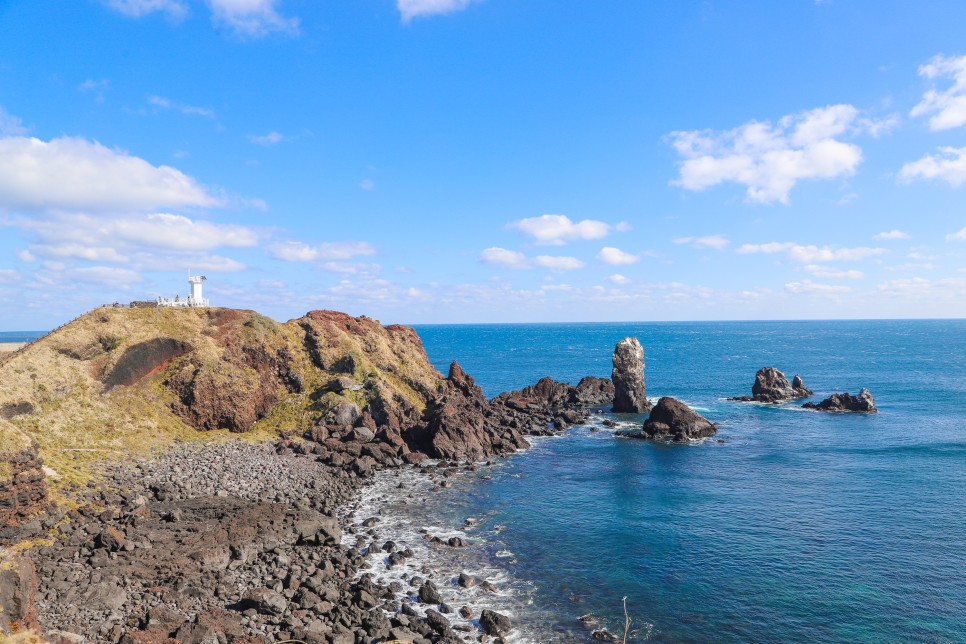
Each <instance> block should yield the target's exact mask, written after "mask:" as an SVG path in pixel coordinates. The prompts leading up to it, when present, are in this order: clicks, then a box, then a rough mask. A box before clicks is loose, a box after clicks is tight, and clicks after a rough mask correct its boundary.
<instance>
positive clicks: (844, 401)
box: [802, 387, 879, 413]
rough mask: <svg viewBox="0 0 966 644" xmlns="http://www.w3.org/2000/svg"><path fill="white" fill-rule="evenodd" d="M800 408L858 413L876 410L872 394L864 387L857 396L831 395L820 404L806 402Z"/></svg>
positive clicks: (847, 394)
mask: <svg viewBox="0 0 966 644" xmlns="http://www.w3.org/2000/svg"><path fill="white" fill-rule="evenodd" d="M802 407H805V408H806V409H817V410H819V411H858V412H866V413H875V412H877V411H879V410H878V408H876V406H875V399H874V398H873V397H872V393H871V392H869V390H868V389H866V388H865V387H863V388H862V390H861V391H859V395H857V396H853V395H851V394H849V393H848V392H845V393H844V394H832V395H831V396H829V397H828V398H826V399H825V400H823V401H822V402H820V403H811V402H807V403H805V404H804V405H802Z"/></svg>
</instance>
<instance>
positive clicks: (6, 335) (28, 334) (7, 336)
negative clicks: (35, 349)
mask: <svg viewBox="0 0 966 644" xmlns="http://www.w3.org/2000/svg"><path fill="white" fill-rule="evenodd" d="M46 333H47V332H46V331H0V344H3V343H5V342H33V341H34V340H36V339H37V338H40V337H43V336H44V335H46Z"/></svg>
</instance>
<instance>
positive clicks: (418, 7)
mask: <svg viewBox="0 0 966 644" xmlns="http://www.w3.org/2000/svg"><path fill="white" fill-rule="evenodd" d="M477 1H478V0H396V8H397V9H399V14H400V15H401V16H402V21H403V22H409V21H410V20H412V19H413V18H420V17H425V16H438V15H441V14H447V13H454V12H456V11H462V10H463V9H466V8H467V7H468V6H470V5H471V4H472V3H473V2H477Z"/></svg>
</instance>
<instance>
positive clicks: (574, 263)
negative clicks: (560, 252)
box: [533, 255, 584, 271]
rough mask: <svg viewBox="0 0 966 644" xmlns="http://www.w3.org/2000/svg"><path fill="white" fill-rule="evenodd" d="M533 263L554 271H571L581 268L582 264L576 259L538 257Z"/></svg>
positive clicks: (549, 256) (550, 256)
mask: <svg viewBox="0 0 966 644" xmlns="http://www.w3.org/2000/svg"><path fill="white" fill-rule="evenodd" d="M533 263H534V264H536V265H537V266H542V267H544V268H550V269H552V270H555V271H573V270H577V269H578V268H583V267H584V263H583V262H582V261H580V260H579V259H577V258H576V257H566V256H552V255H538V256H537V257H536V258H535V259H534V260H533Z"/></svg>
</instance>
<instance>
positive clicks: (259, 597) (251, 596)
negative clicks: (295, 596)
mask: <svg viewBox="0 0 966 644" xmlns="http://www.w3.org/2000/svg"><path fill="white" fill-rule="evenodd" d="M286 604H287V602H286V600H285V597H284V596H283V595H282V594H280V593H277V592H275V591H274V590H271V589H270V588H249V589H248V590H246V591H245V594H244V595H242V600H241V606H242V608H243V609H244V608H254V609H255V610H257V611H258V612H259V613H263V614H266V615H281V614H282V613H284V612H285V606H286Z"/></svg>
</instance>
